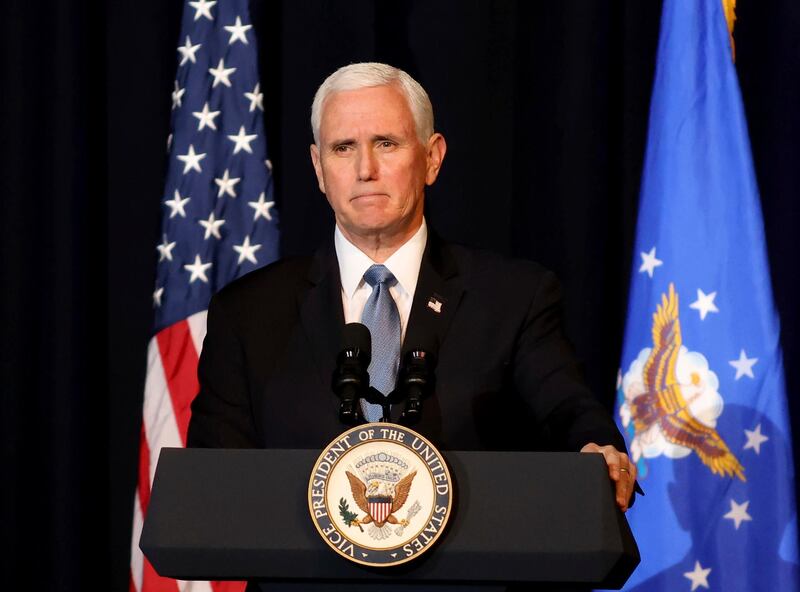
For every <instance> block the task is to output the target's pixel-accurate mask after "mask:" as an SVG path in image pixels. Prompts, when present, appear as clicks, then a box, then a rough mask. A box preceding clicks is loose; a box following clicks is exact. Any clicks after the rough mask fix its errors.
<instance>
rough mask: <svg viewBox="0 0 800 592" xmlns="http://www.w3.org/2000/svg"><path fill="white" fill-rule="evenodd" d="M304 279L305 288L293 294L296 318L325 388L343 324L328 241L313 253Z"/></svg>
mask: <svg viewBox="0 0 800 592" xmlns="http://www.w3.org/2000/svg"><path fill="white" fill-rule="evenodd" d="M308 282H309V284H310V285H309V289H308V290H307V291H304V292H302V291H301V292H300V293H298V296H297V301H298V307H299V311H300V319H301V323H302V325H303V330H304V331H305V334H306V337H307V338H308V343H309V345H310V347H311V353H312V356H313V358H314V365H315V366H316V368H317V372H318V374H319V377H320V379H321V380H322V382H323V384H325V385H326V387H327V386H329V385H330V383H331V376H332V374H333V370H334V367H335V365H336V354H337V353H338V352H339V350H340V349H341V346H342V328H343V327H344V311H343V310H342V288H341V281H340V279H339V264H338V262H337V260H336V254H335V250H334V248H333V243H332V242H331V243H330V244H329V245H327V246H326V247H323V248H321V249H320V250H318V251H317V253H316V254H315V255H314V259H313V261H312V264H311V267H310V269H309V273H308Z"/></svg>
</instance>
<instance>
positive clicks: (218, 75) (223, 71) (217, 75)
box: [208, 58, 236, 88]
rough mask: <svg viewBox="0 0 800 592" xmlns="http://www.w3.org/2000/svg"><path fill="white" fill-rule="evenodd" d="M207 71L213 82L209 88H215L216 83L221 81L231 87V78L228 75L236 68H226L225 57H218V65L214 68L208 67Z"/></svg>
mask: <svg viewBox="0 0 800 592" xmlns="http://www.w3.org/2000/svg"><path fill="white" fill-rule="evenodd" d="M208 71H209V72H210V73H211V75H212V76H214V83H213V84H212V85H211V88H217V85H218V84H219V83H220V82H221V83H222V84H224V85H225V86H227V87H228V88H230V87H231V79H230V75H231V74H233V73H234V72H236V68H226V67H225V59H224V58H220V59H219V65H218V66H217V67H216V68H209V69H208Z"/></svg>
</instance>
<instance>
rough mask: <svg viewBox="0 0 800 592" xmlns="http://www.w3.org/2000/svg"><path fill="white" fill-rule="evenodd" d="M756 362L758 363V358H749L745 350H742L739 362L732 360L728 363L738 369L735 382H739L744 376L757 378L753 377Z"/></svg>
mask: <svg viewBox="0 0 800 592" xmlns="http://www.w3.org/2000/svg"><path fill="white" fill-rule="evenodd" d="M756 362H758V358H748V357H747V354H746V353H744V350H741V351H740V352H739V359H738V360H731V361H730V362H728V364H730V365H731V366H733V367H734V368H736V377H735V378H734V380H739V379H740V378H741V377H742V376H749V377H750V378H755V376H753V366H754V365H755V363H756Z"/></svg>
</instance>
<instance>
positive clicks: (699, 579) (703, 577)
mask: <svg viewBox="0 0 800 592" xmlns="http://www.w3.org/2000/svg"><path fill="white" fill-rule="evenodd" d="M710 573H711V568H710V567H707V568H706V569H703V567H702V566H701V565H700V562H699V561H695V562H694V570H693V571H687V572H685V573H684V574H683V577H685V578H688V579H689V580H690V581H691V582H692V591H694V590H697V588H699V587H700V586H702V587H703V588H708V574H710Z"/></svg>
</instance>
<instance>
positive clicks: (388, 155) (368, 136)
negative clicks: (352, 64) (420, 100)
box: [311, 86, 445, 241]
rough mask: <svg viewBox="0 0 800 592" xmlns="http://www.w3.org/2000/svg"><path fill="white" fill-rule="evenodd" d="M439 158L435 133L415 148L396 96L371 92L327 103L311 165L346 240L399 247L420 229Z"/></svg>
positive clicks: (409, 118) (337, 96)
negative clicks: (370, 240) (428, 187)
mask: <svg viewBox="0 0 800 592" xmlns="http://www.w3.org/2000/svg"><path fill="white" fill-rule="evenodd" d="M444 151H445V146H444V138H443V137H442V136H441V135H440V134H434V135H433V136H432V137H431V139H430V140H429V141H428V142H427V143H426V144H423V143H422V142H420V140H419V137H418V136H417V132H416V128H415V125H414V117H413V115H412V114H411V109H410V107H409V106H408V103H407V101H406V99H405V96H404V95H403V94H402V92H401V91H400V90H398V89H397V88H396V87H394V86H376V87H370V88H364V89H360V90H351V91H341V92H337V93H334V94H332V95H330V96H329V97H328V99H327V100H326V101H325V104H324V107H323V111H322V121H321V124H320V130H319V146H317V145H312V146H311V159H312V161H313V163H314V170H315V171H316V173H317V180H318V181H319V188H320V190H321V191H322V192H323V193H324V194H325V195H326V197H327V198H328V202H329V203H330V205H331V207H332V208H333V211H334V213H335V214H336V222H337V224H338V225H339V227H340V228H341V229H342V232H343V233H344V234H345V236H347V237H348V238H349V239H350V240H351V241H354V240H358V239H359V238H365V237H371V236H380V237H382V240H386V241H393V240H402V241H404V240H407V239H408V238H410V237H411V235H413V233H414V232H416V230H417V228H419V225H420V224H421V223H422V214H423V202H424V194H425V192H424V188H425V185H426V184H428V185H430V184H431V183H433V182H434V181H435V180H436V176H437V175H438V172H439V167H440V165H441V161H442V159H443V158H444Z"/></svg>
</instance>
